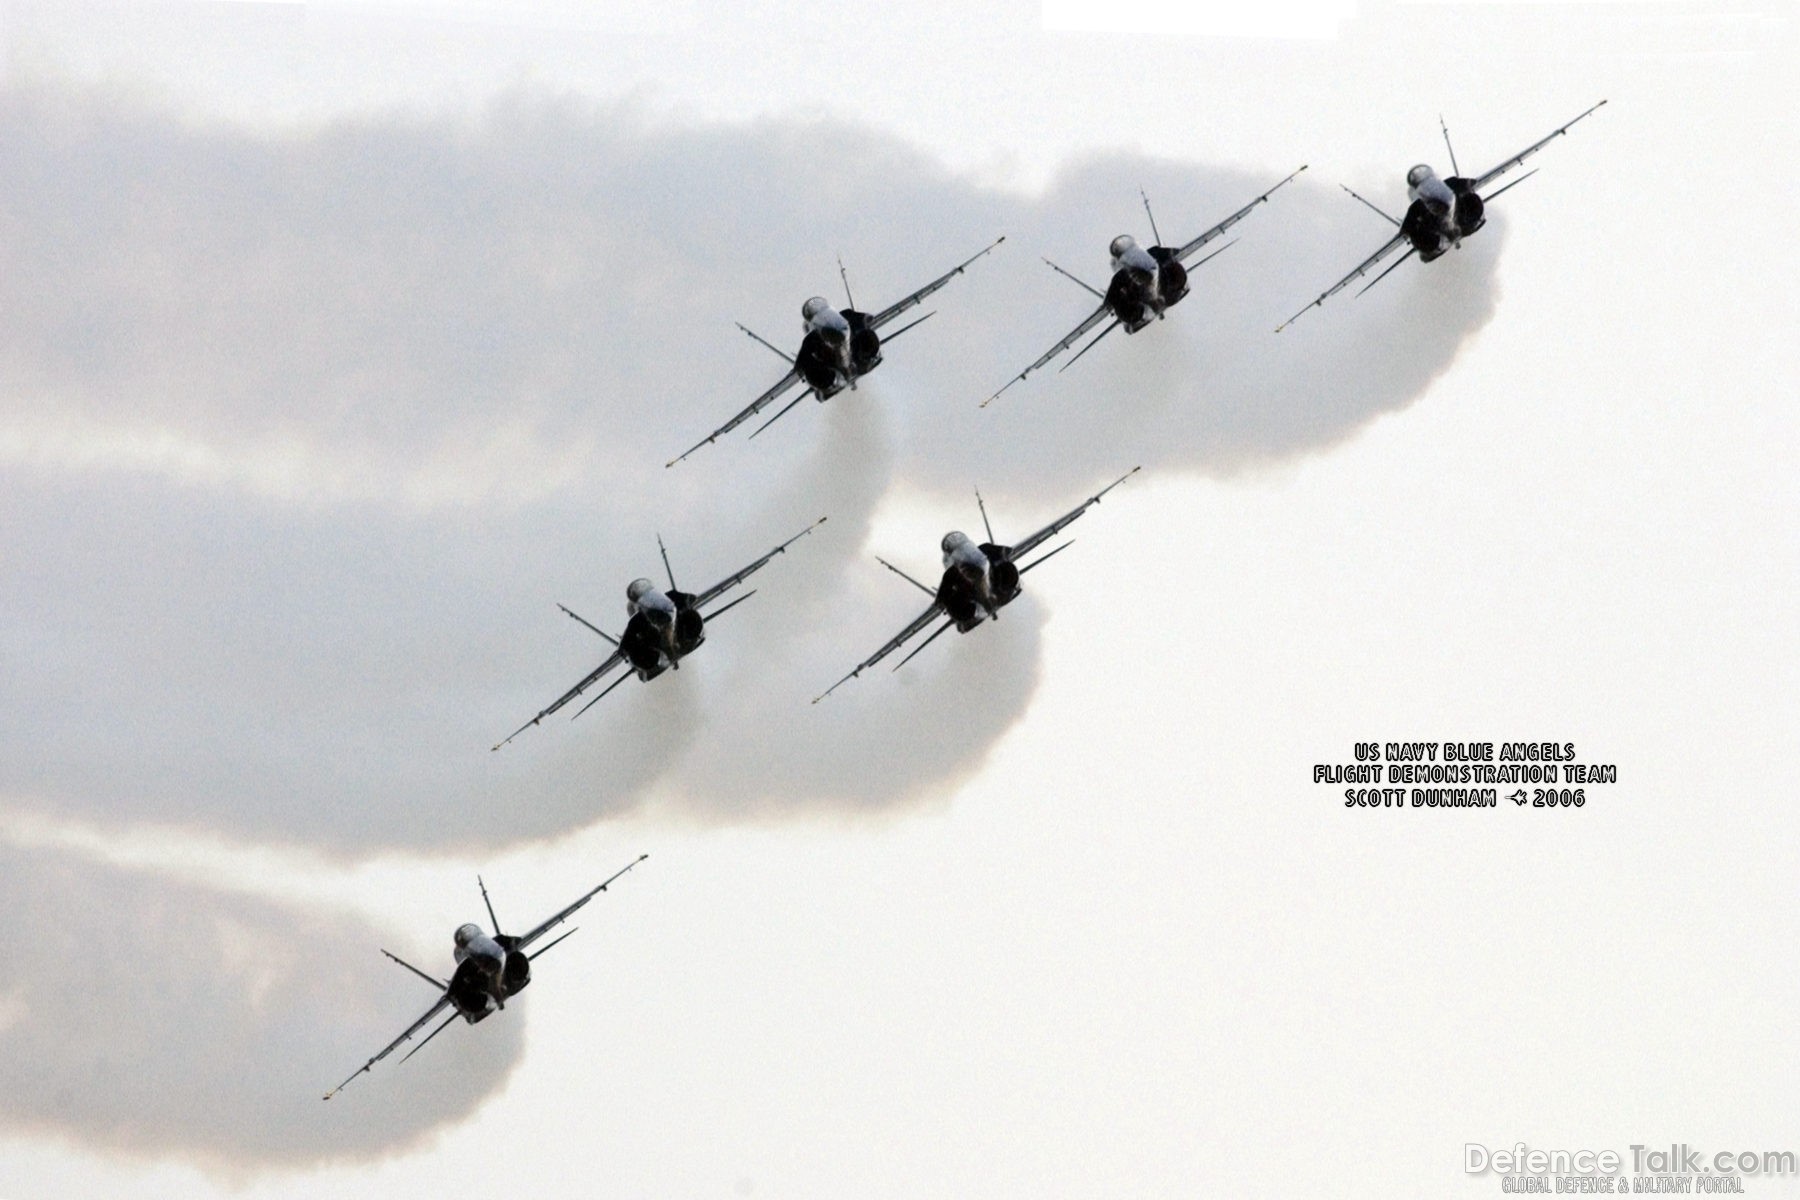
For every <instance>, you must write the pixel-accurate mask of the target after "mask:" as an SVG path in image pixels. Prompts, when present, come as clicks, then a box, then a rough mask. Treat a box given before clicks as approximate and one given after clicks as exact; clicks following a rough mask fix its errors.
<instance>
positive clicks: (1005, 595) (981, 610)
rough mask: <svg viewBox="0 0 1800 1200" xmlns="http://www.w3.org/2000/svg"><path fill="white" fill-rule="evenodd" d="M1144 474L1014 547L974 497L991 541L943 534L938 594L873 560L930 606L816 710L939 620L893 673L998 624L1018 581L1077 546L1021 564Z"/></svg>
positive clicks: (1016, 592) (880, 560) (1133, 472)
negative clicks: (941, 639)
mask: <svg viewBox="0 0 1800 1200" xmlns="http://www.w3.org/2000/svg"><path fill="white" fill-rule="evenodd" d="M1141 470H1143V468H1142V467H1133V468H1131V470H1129V471H1127V472H1125V474H1123V475H1121V476H1120V477H1119V478H1117V479H1115V480H1113V481H1112V482H1111V483H1109V484H1107V485H1106V486H1105V487H1103V488H1101V489H1100V490H1099V491H1098V492H1095V493H1094V494H1093V495H1092V496H1089V497H1088V498H1087V499H1086V500H1083V501H1082V502H1081V503H1080V504H1079V505H1077V506H1076V507H1075V508H1074V509H1072V510H1070V511H1069V512H1066V513H1064V514H1063V515H1062V516H1060V517H1058V518H1056V520H1054V521H1052V522H1050V524H1048V525H1046V526H1044V527H1043V528H1042V529H1040V530H1038V531H1037V532H1036V533H1034V534H1031V535H1030V536H1029V537H1026V538H1025V539H1024V540H1022V541H1020V542H1017V543H1015V544H1013V545H1011V546H1003V545H1001V544H999V543H998V542H996V541H995V540H994V527H993V526H992V525H990V524H988V515H987V504H986V503H984V502H983V501H982V499H981V493H980V492H977V493H975V503H976V504H977V505H978V506H979V507H980V508H981V527H982V528H983V529H984V530H986V531H987V539H988V540H987V541H985V542H982V543H981V544H979V545H977V544H976V543H975V541H974V539H972V538H971V537H969V535H968V534H966V533H964V532H962V531H961V530H952V531H951V532H949V533H947V534H945V535H944V540H943V542H942V543H941V546H942V549H943V552H944V577H943V579H942V580H940V581H939V583H938V586H937V590H935V591H933V590H932V589H931V588H928V587H926V586H925V585H924V584H922V583H920V582H919V581H918V580H916V579H914V578H913V577H912V576H911V575H908V574H907V573H906V572H905V571H902V570H901V569H900V568H899V567H896V566H895V565H894V564H893V563H891V562H888V561H887V560H886V559H885V558H877V559H876V560H875V561H876V562H878V563H880V564H881V565H882V566H884V567H886V568H887V569H888V570H890V571H892V572H893V573H894V574H896V575H898V576H900V578H902V579H904V580H906V582H908V583H910V584H912V585H913V586H914V587H916V588H918V589H919V590H920V591H922V592H924V593H925V594H926V595H928V596H930V597H931V606H930V607H929V608H927V609H926V610H925V611H924V612H922V613H920V614H919V615H918V616H917V617H915V618H914V619H913V622H912V624H910V625H908V626H907V627H906V628H905V629H902V630H901V631H900V632H899V633H897V634H895V635H894V637H893V638H892V639H890V640H889V641H888V643H887V644H886V645H884V646H883V647H882V648H881V649H879V650H877V651H876V652H875V653H873V654H871V655H870V656H869V657H868V658H865V659H863V661H862V662H860V663H858V664H857V666H856V670H854V671H852V672H850V673H849V674H848V675H846V676H844V677H843V678H842V679H840V680H838V681H837V682H836V683H834V684H832V685H831V686H830V687H828V688H826V689H825V691H824V692H823V693H822V694H821V695H818V696H815V697H814V698H813V703H814V704H817V703H818V702H819V701H821V700H823V699H824V698H825V697H826V696H829V695H831V693H833V692H835V691H837V690H838V689H839V688H840V687H843V686H844V685H845V684H846V683H849V682H850V681H851V680H852V679H855V678H856V677H857V676H858V675H861V674H862V673H863V672H864V671H866V670H868V669H869V668H870V667H872V666H874V665H875V664H876V663H878V662H880V661H881V660H882V659H884V658H886V657H887V656H888V655H890V654H892V653H893V652H894V651H896V650H898V649H900V647H902V646H904V645H905V644H906V643H907V642H909V641H911V640H912V639H913V638H915V637H917V636H918V635H919V634H920V633H923V632H924V631H925V629H926V627H927V626H929V625H930V624H931V623H932V622H933V621H935V620H937V619H938V618H939V617H943V618H945V620H944V623H943V624H942V625H940V626H938V627H937V629H936V631H935V632H933V633H932V635H931V636H930V637H928V638H926V639H925V640H924V641H923V642H921V643H919V646H918V648H917V649H915V650H914V651H913V652H912V654H908V655H907V656H906V657H905V658H903V659H901V660H900V661H899V662H898V663H897V664H895V666H894V670H896V671H898V670H899V669H900V668H901V667H904V666H905V665H906V664H907V663H909V662H911V661H912V659H913V657H914V655H917V654H918V653H919V651H920V650H923V649H925V647H926V646H929V645H931V643H933V642H935V641H936V640H937V639H938V636H939V635H940V634H943V633H944V632H946V631H948V630H949V629H951V628H955V630H956V632H958V633H967V632H969V630H971V629H973V628H975V627H976V626H977V625H979V624H981V623H982V622H983V621H986V620H989V619H993V620H996V621H997V620H999V619H1000V610H1001V609H1002V608H1005V607H1006V606H1007V605H1008V604H1011V603H1012V602H1013V601H1014V600H1016V599H1018V598H1019V594H1020V593H1021V592H1022V591H1024V588H1023V587H1022V586H1021V584H1020V582H1019V581H1020V577H1021V576H1022V575H1024V574H1025V572H1027V571H1029V570H1031V569H1032V568H1033V567H1039V566H1042V565H1043V564H1044V563H1047V562H1049V561H1050V560H1051V559H1052V558H1055V557H1056V556H1057V555H1058V554H1061V553H1062V552H1063V551H1064V550H1067V549H1068V548H1069V547H1070V546H1072V545H1074V543H1073V542H1064V543H1063V544H1062V545H1060V546H1058V547H1057V548H1056V549H1054V550H1052V551H1050V552H1049V553H1048V554H1045V555H1043V556H1041V557H1039V558H1036V559H1033V560H1032V561H1031V562H1023V561H1021V560H1023V559H1024V557H1025V556H1026V555H1028V554H1030V553H1031V552H1032V551H1033V550H1036V549H1037V548H1038V547H1039V546H1041V545H1043V544H1044V543H1045V542H1047V541H1049V540H1050V539H1051V538H1053V537H1055V536H1056V535H1057V534H1059V533H1061V532H1062V531H1063V530H1064V529H1066V528H1068V527H1069V526H1070V525H1071V524H1073V523H1074V522H1075V520H1076V518H1078V517H1080V516H1081V514H1082V513H1084V512H1086V511H1087V510H1088V509H1090V508H1092V507H1093V506H1094V505H1096V504H1098V503H1100V498H1101V497H1102V496H1104V495H1106V493H1108V492H1110V491H1112V490H1113V489H1114V488H1116V487H1118V486H1119V485H1120V484H1121V483H1124V482H1125V481H1126V480H1127V479H1130V478H1131V477H1132V476H1133V475H1136V474H1137V473H1138V472H1139V471H1141Z"/></svg>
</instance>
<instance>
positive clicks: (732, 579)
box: [694, 517, 825, 608]
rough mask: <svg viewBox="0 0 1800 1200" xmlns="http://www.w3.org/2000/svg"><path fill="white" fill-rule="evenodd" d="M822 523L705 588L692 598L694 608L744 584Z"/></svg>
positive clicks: (804, 530) (820, 519) (823, 521)
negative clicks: (771, 560)
mask: <svg viewBox="0 0 1800 1200" xmlns="http://www.w3.org/2000/svg"><path fill="white" fill-rule="evenodd" d="M824 523H825V518H824V517H820V518H819V519H818V520H816V521H814V522H813V523H812V524H811V525H808V526H807V527H806V528H805V529H802V530H801V531H800V532H799V533H796V534H795V535H794V536H793V537H791V538H789V539H788V540H787V541H785V542H783V543H781V545H779V546H777V547H775V548H774V549H773V550H771V551H769V552H768V553H767V554H765V555H763V556H762V557H761V558H759V559H757V560H756V561H755V562H753V563H751V564H750V565H749V566H747V567H745V568H744V569H743V570H741V571H738V572H735V573H734V574H731V575H727V576H726V577H725V578H723V579H721V580H720V581H719V582H717V583H715V584H713V585H712V586H711V587H709V588H707V589H706V590H705V591H704V592H701V593H700V594H699V595H698V596H695V597H694V607H695V608H700V607H701V606H703V605H706V604H710V603H712V602H713V601H714V600H717V599H718V598H719V596H720V595H722V594H723V593H725V592H728V591H730V590H731V589H732V588H734V587H736V586H737V585H738V584H740V583H742V582H744V580H746V579H748V578H750V576H752V575H754V574H756V572H758V571H760V570H762V569H763V567H765V566H767V565H768V562H769V560H770V559H772V558H774V557H775V556H776V555H777V554H782V553H785V552H786V551H787V548H788V547H789V546H791V545H793V544H794V543H795V542H797V541H799V540H800V539H801V538H803V537H805V536H806V535H807V534H809V533H811V532H812V531H813V530H815V529H817V528H818V527H819V526H821V525H823V524H824Z"/></svg>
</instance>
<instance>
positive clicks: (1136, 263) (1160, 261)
mask: <svg viewBox="0 0 1800 1200" xmlns="http://www.w3.org/2000/svg"><path fill="white" fill-rule="evenodd" d="M1304 170H1306V168H1305V167H1304V166H1302V167H1301V168H1300V170H1299V171H1295V172H1294V173H1293V175H1289V176H1288V177H1287V179H1283V180H1282V181H1281V183H1278V184H1276V185H1275V186H1274V187H1272V188H1270V189H1269V190H1268V191H1266V192H1264V193H1263V194H1262V195H1260V196H1258V197H1257V198H1256V199H1254V200H1252V201H1251V202H1250V203H1248V204H1246V205H1244V207H1242V208H1240V209H1238V210H1237V211H1236V212H1234V213H1232V214H1231V215H1230V216H1229V217H1226V218H1225V219H1224V220H1223V221H1220V222H1219V223H1218V224H1217V225H1214V226H1213V227H1212V228H1211V229H1208V230H1207V231H1206V232H1205V233H1203V234H1201V235H1200V236H1199V237H1197V238H1195V239H1194V240H1193V241H1191V242H1187V243H1186V244H1184V245H1181V246H1163V245H1155V246H1151V247H1150V248H1149V249H1148V250H1146V249H1144V248H1143V247H1142V246H1140V245H1138V244H1137V241H1136V240H1135V239H1134V238H1133V237H1132V236H1131V235H1130V234H1128V233H1121V234H1120V235H1119V236H1118V237H1116V238H1114V239H1113V240H1112V245H1111V246H1110V247H1109V252H1110V253H1111V255H1112V271H1113V276H1112V282H1111V283H1109V284H1108V285H1107V287H1106V290H1105V291H1104V292H1103V291H1101V290H1100V289H1099V288H1097V287H1094V286H1092V285H1090V284H1087V283H1083V282H1082V281H1081V280H1080V279H1077V278H1076V277H1075V276H1074V275H1073V274H1071V273H1070V272H1068V271H1065V270H1063V269H1062V268H1061V267H1059V266H1057V265H1056V264H1055V263H1053V262H1050V260H1049V259H1047V258H1046V259H1045V260H1044V262H1045V263H1047V264H1048V265H1049V267H1050V269H1051V270H1053V271H1055V272H1056V273H1057V274H1058V275H1061V276H1063V277H1064V278H1066V279H1070V280H1073V281H1074V282H1075V283H1077V284H1080V285H1081V286H1082V287H1084V288H1086V289H1087V290H1088V291H1089V292H1092V293H1093V294H1094V296H1096V297H1097V298H1098V299H1099V301H1100V307H1099V308H1096V309H1095V310H1094V311H1093V312H1092V313H1090V314H1088V317H1087V319H1086V320H1084V321H1083V322H1082V323H1081V324H1079V325H1077V326H1076V327H1075V328H1074V330H1073V331H1072V332H1071V333H1070V334H1069V336H1068V337H1065V338H1064V339H1063V340H1062V341H1060V342H1058V343H1056V345H1054V346H1052V347H1050V349H1049V350H1048V351H1046V352H1045V353H1044V356H1043V357H1042V358H1040V359H1038V360H1037V361H1036V362H1034V363H1032V364H1031V365H1030V366H1029V367H1026V368H1025V369H1024V370H1023V371H1020V372H1019V373H1018V374H1017V375H1015V376H1013V377H1012V378H1011V379H1009V380H1007V381H1006V384H1005V386H1003V387H1002V388H1001V389H1000V391H999V392H995V393H994V394H993V395H992V396H989V397H988V398H987V399H986V400H983V401H982V402H981V407H983V408H986V407H987V406H988V405H990V404H992V403H993V402H994V401H996V400H998V399H999V398H1000V393H1001V392H1004V391H1006V389H1007V388H1009V387H1011V386H1012V385H1013V384H1015V383H1018V382H1020V381H1021V380H1023V379H1024V378H1025V377H1026V376H1027V375H1029V374H1031V373H1032V372H1033V371H1035V370H1037V369H1038V368H1039V367H1041V366H1043V365H1044V364H1045V363H1047V362H1049V361H1050V360H1051V359H1053V358H1055V357H1056V356H1057V355H1059V354H1061V353H1062V352H1063V351H1064V350H1067V349H1068V348H1069V347H1070V346H1073V345H1074V344H1075V343H1076V342H1078V341H1080V340H1081V339H1082V338H1084V337H1086V336H1087V334H1088V331H1089V330H1091V329H1092V328H1094V326H1096V325H1098V324H1100V322H1102V321H1104V320H1106V319H1107V318H1108V317H1111V318H1112V321H1111V323H1109V324H1108V325H1107V326H1106V328H1105V329H1102V330H1101V331H1100V332H1099V333H1097V334H1095V335H1094V340H1093V341H1091V342H1089V343H1088V344H1087V345H1085V346H1083V347H1082V348H1081V349H1080V350H1079V351H1078V352H1077V353H1076V355H1075V357H1074V358H1071V359H1070V360H1069V361H1068V362H1067V363H1065V364H1063V370H1065V371H1066V370H1068V369H1069V368H1070V367H1072V366H1074V365H1075V364H1076V362H1077V361H1079V360H1080V358H1081V356H1082V355H1083V354H1086V353H1087V352H1088V351H1089V350H1092V349H1093V348H1094V347H1095V346H1097V345H1099V343H1100V339H1101V338H1103V337H1105V336H1106V335H1107V334H1109V333H1111V332H1112V331H1113V330H1115V329H1117V328H1118V327H1119V326H1121V325H1123V326H1124V327H1125V332H1126V333H1136V332H1137V331H1138V330H1140V329H1142V328H1143V327H1144V326H1146V325H1148V324H1150V322H1151V321H1155V320H1160V319H1161V318H1162V317H1163V315H1164V314H1165V313H1167V312H1168V310H1169V309H1171V308H1173V307H1174V306H1175V305H1177V304H1179V303H1181V301H1182V300H1183V299H1184V298H1185V297H1186V296H1187V294H1188V273H1189V271H1191V270H1192V269H1193V268H1195V267H1198V266H1200V264H1201V263H1204V262H1207V261H1209V260H1210V259H1212V258H1214V257H1216V256H1217V255H1219V254H1222V253H1224V251H1225V250H1226V248H1227V247H1229V246H1230V245H1232V243H1231V242H1227V243H1226V244H1225V245H1224V246H1220V247H1219V248H1218V249H1217V250H1214V251H1213V252H1212V253H1211V254H1209V255H1207V256H1206V257H1205V258H1203V259H1200V260H1199V261H1198V262H1195V263H1193V264H1191V265H1190V264H1188V262H1187V260H1188V259H1189V258H1191V257H1192V256H1193V255H1194V254H1195V253H1197V252H1198V251H1199V250H1200V248H1201V247H1203V246H1205V245H1206V244H1207V243H1208V242H1211V241H1212V240H1213V239H1214V238H1216V237H1218V236H1219V235H1220V234H1222V233H1224V232H1225V231H1226V230H1227V229H1230V228H1231V227H1232V226H1233V225H1236V224H1237V223H1238V222H1239V221H1241V220H1243V219H1244V218H1245V217H1247V216H1249V215H1250V212H1251V210H1252V209H1254V208H1255V207H1256V206H1257V205H1259V204H1261V203H1263V202H1264V201H1266V200H1267V199H1268V198H1269V197H1270V196H1272V195H1274V194H1275V192H1276V191H1277V190H1278V189H1279V188H1280V187H1281V186H1282V184H1285V183H1287V182H1289V180H1292V179H1293V178H1294V175H1298V174H1300V171H1304ZM1140 194H1142V193H1140ZM1144 214H1145V215H1146V216H1148V217H1149V218H1150V232H1151V234H1152V235H1153V236H1155V238H1156V240H1157V241H1158V242H1159V243H1160V242H1161V241H1162V235H1161V234H1160V233H1157V231H1156V217H1155V216H1154V215H1153V214H1152V213H1151V212H1150V198H1149V197H1148V196H1145V197H1144Z"/></svg>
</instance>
